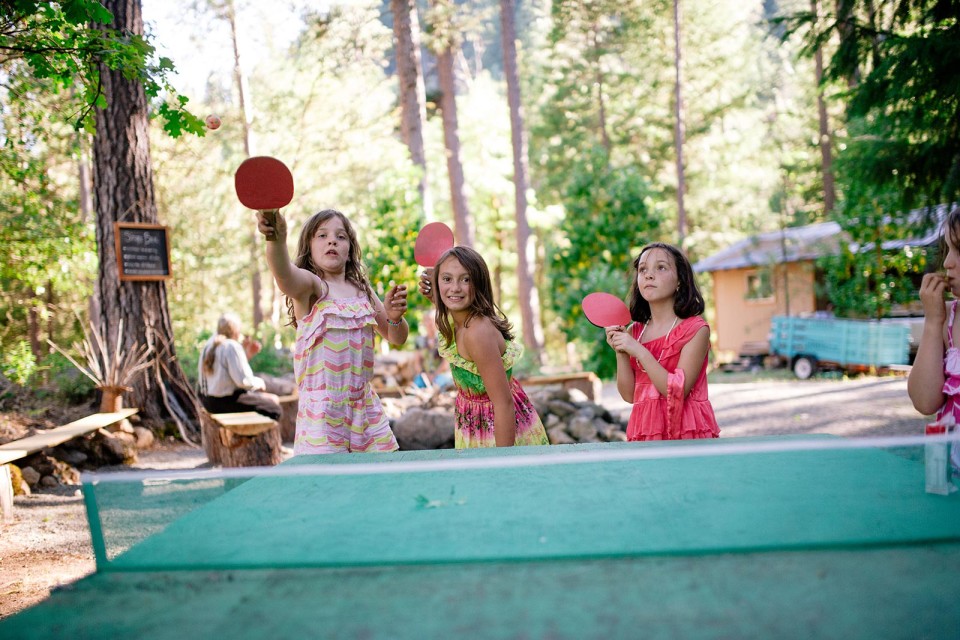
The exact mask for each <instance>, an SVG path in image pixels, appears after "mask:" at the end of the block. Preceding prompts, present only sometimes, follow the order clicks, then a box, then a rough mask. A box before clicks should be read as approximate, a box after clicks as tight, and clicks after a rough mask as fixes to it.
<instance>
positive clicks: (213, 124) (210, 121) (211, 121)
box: [204, 114, 220, 130]
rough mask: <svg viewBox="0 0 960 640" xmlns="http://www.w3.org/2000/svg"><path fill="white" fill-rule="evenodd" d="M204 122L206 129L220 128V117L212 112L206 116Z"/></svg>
mask: <svg viewBox="0 0 960 640" xmlns="http://www.w3.org/2000/svg"><path fill="white" fill-rule="evenodd" d="M204 122H206V123H207V129H210V130H216V129H219V128H220V118H219V117H218V116H215V115H213V114H210V115H209V116H207V119H206V120H205V121H204Z"/></svg>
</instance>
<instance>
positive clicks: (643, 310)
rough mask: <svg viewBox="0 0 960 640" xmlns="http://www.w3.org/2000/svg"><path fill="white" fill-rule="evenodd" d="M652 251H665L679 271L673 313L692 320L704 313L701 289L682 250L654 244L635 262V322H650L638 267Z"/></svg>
mask: <svg viewBox="0 0 960 640" xmlns="http://www.w3.org/2000/svg"><path fill="white" fill-rule="evenodd" d="M651 249H663V250H664V251H666V252H667V253H669V254H670V255H671V256H673V264H674V266H675V267H676V269H677V287H678V288H677V291H676V293H675V294H674V296H673V312H674V313H675V314H677V317H678V318H684V319H685V318H691V317H693V316H699V315H700V314H702V313H703V310H704V308H705V307H706V305H705V304H704V302H703V296H702V295H700V289H699V288H698V287H697V280H696V278H694V276H693V267H692V266H690V261H689V260H687V256H685V255H684V254H683V252H682V251H680V249H678V248H677V247H675V246H673V245H672V244H667V243H665V242H653V243H651V244H648V245H647V246H645V247H644V248H643V249H641V250H640V253H639V255H637V257H636V259H635V260H634V261H633V286H632V287H631V288H630V317H631V318H632V319H633V320H634V321H635V322H643V323H647V322H649V321H650V303H649V302H647V301H646V300H644V299H643V296H642V295H640V285H639V284H637V267H638V266H639V265H640V258H642V257H643V254H644V253H646V252H647V251H650V250H651Z"/></svg>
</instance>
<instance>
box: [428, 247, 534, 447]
mask: <svg viewBox="0 0 960 640" xmlns="http://www.w3.org/2000/svg"><path fill="white" fill-rule="evenodd" d="M420 287H421V292H423V293H424V295H427V296H428V297H431V298H432V299H433V301H434V303H435V304H436V305H437V312H436V319H437V329H438V331H439V332H440V338H439V343H440V345H439V350H440V355H441V356H442V357H443V358H444V359H445V360H447V362H449V363H450V371H451V373H452V375H453V381H454V384H455V385H456V387H457V400H456V405H455V408H456V417H455V425H456V427H455V443H456V447H457V449H468V448H475V447H506V446H514V445H546V444H550V442H549V440H548V439H547V433H546V431H545V430H544V428H543V423H542V422H540V417H539V416H538V415H537V411H536V409H534V408H533V404H532V403H531V402H530V399H529V398H528V397H527V394H526V393H525V392H524V390H523V387H521V386H520V383H519V382H517V381H516V379H514V378H513V375H512V370H513V366H514V364H515V363H516V362H517V360H518V359H519V358H520V355H521V353H522V352H523V346H522V345H520V344H519V343H518V342H515V341H514V337H513V332H512V328H511V326H510V322H509V321H508V320H507V319H506V317H504V315H503V312H501V311H500V309H499V308H497V306H496V304H495V303H494V301H493V286H492V285H491V281H490V271H489V269H488V268H487V263H486V262H484V260H483V257H482V256H481V255H480V254H479V253H477V252H476V251H474V250H473V249H470V248H469V247H453V248H452V249H449V250H447V251H446V252H444V253H443V255H441V256H440V258H439V259H438V260H437V261H436V266H435V267H433V269H432V274H431V276H430V283H429V285H428V284H427V283H426V282H424V280H423V279H421V285H420ZM431 289H432V290H433V291H435V292H436V294H437V295H436V296H435V297H434V296H431V295H430V290H431Z"/></svg>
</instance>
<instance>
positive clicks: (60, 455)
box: [10, 420, 154, 495]
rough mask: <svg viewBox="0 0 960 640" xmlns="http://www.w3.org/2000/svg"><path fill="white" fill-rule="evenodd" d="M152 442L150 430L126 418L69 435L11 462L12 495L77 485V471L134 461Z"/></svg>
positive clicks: (78, 476) (152, 437) (78, 473)
mask: <svg viewBox="0 0 960 640" xmlns="http://www.w3.org/2000/svg"><path fill="white" fill-rule="evenodd" d="M38 432H39V431H38ZM31 435H32V434H31ZM153 442H154V436H153V432H152V431H150V430H149V429H147V428H145V427H141V426H136V427H134V426H132V425H131V424H130V423H129V422H128V421H126V420H123V421H121V422H119V423H117V424H116V425H113V426H111V427H108V428H106V429H98V430H97V431H94V432H93V433H91V434H88V435H86V436H83V437H78V438H72V439H71V440H68V441H67V442H64V443H63V444H61V445H58V446H56V447H51V448H49V449H44V450H42V451H38V452H37V453H33V454H31V455H29V456H27V457H25V458H23V459H21V460H17V461H16V462H14V463H11V465H10V466H11V471H12V476H13V488H14V494H16V495H28V494H30V493H32V491H35V490H37V489H51V488H56V487H58V486H61V485H77V484H80V470H93V469H99V468H100V467H104V466H110V465H119V464H130V463H132V462H135V461H136V459H137V450H138V449H145V448H148V447H150V446H151V445H152V444H153Z"/></svg>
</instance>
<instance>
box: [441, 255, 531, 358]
mask: <svg viewBox="0 0 960 640" xmlns="http://www.w3.org/2000/svg"><path fill="white" fill-rule="evenodd" d="M450 259H454V260H457V261H458V262H459V263H460V264H461V265H462V266H463V268H464V269H465V270H466V271H467V275H468V276H470V285H471V286H472V287H473V304H471V305H470V308H469V309H468V310H467V320H466V322H465V323H464V324H468V323H469V322H470V321H471V320H472V319H473V318H476V317H478V316H480V317H484V318H489V319H490V322H492V323H493V326H495V327H496V328H497V330H498V331H499V332H500V335H502V336H503V339H504V340H513V327H512V325H511V324H510V321H509V320H507V317H506V316H505V315H504V314H503V311H501V310H500V308H499V307H498V306H497V305H496V303H495V302H494V301H493V285H492V284H491V283H490V270H489V269H488V268H487V263H486V262H485V261H484V259H483V256H481V255H480V254H479V253H477V252H476V251H474V250H473V249H471V248H470V247H453V248H452V249H449V250H448V251H447V252H446V253H444V254H443V255H442V256H440V259H439V260H437V264H436V266H435V267H434V268H433V278H432V282H431V283H430V287H431V290H432V291H436V292H437V295H436V302H437V315H436V319H437V330H438V331H439V332H440V335H442V336H443V339H444V340H446V342H447V344H451V343H452V342H453V325H451V324H450V312H449V311H448V310H447V305H445V304H444V303H443V300H441V299H440V288H439V287H438V286H437V281H438V279H439V278H440V265H442V264H443V263H444V262H445V261H447V260H450Z"/></svg>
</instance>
